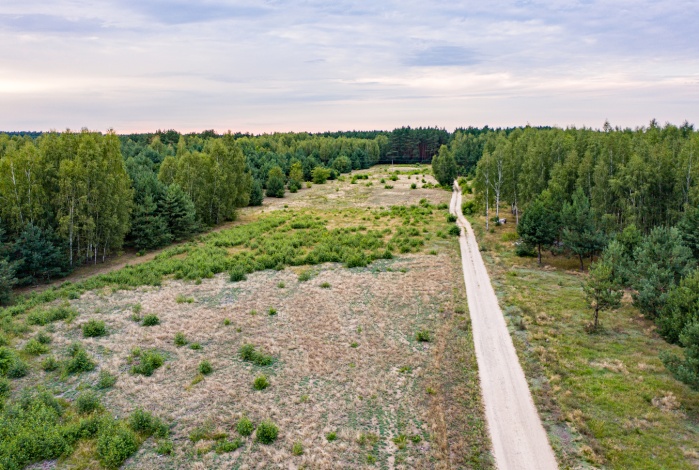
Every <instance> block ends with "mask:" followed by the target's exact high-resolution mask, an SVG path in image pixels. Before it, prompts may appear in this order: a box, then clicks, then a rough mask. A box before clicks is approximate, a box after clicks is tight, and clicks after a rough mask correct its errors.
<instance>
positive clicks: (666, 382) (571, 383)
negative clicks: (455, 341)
mask: <svg viewBox="0 0 699 470" xmlns="http://www.w3.org/2000/svg"><path fill="white" fill-rule="evenodd" d="M505 216H509V214H506V215H505ZM501 217H502V216H501ZM470 219H471V223H472V225H473V226H474V230H475V231H476V236H477V238H478V239H479V243H480V244H481V248H482V250H483V256H484V259H485V262H486V265H487V267H488V270H489V272H490V275H491V279H492V281H493V284H494V288H495V290H496V292H497V294H498V296H499V298H500V304H501V307H502V308H503V311H504V313H505V315H506V317H507V321H508V325H509V327H510V331H511V333H512V337H513V339H514V342H515V347H516V348H517V351H518V354H519V356H520V361H521V362H522V365H523V367H524V369H525V373H526V375H527V379H528V381H529V384H530V388H531V390H532V394H533V395H534V400H535V402H536V404H537V406H538V408H539V410H540V413H541V414H542V418H543V419H544V422H545V423H544V424H545V427H546V428H547V430H548V433H549V438H550V440H551V442H552V444H553V446H554V449H555V451H556V453H557V456H558V459H559V462H561V464H562V466H564V467H565V468H579V467H595V468H613V469H650V468H653V469H656V468H657V469H690V468H697V466H699V393H697V392H694V391H691V390H690V389H689V388H688V387H687V386H685V385H683V384H682V383H680V382H678V381H676V380H674V379H673V378H672V377H671V376H670V374H669V373H668V372H667V371H666V370H665V368H664V366H663V364H662V363H661V362H660V360H659V359H658V354H659V352H660V351H663V350H671V349H676V348H675V347H674V346H671V345H669V344H668V343H666V342H665V341H663V339H662V338H660V337H659V336H658V335H657V334H656V333H655V332H654V330H655V328H654V326H653V324H652V323H651V322H649V321H648V320H646V319H645V318H643V317H642V316H641V315H640V313H639V312H638V310H636V309H635V308H634V307H633V306H632V305H631V299H630V295H626V296H625V298H624V303H623V307H622V308H621V309H619V310H618V311H614V312H605V313H604V314H603V315H602V316H601V322H602V327H603V328H602V330H601V331H600V332H599V333H597V334H588V333H587V332H586V330H585V326H586V324H588V323H589V322H590V321H591V320H592V312H591V310H590V309H589V308H588V307H587V305H586V304H585V301H584V297H583V293H582V288H581V285H582V282H583V281H584V279H585V277H584V276H585V274H582V273H580V272H579V262H578V261H577V259H576V258H570V259H567V258H565V257H564V256H556V257H554V256H552V255H551V254H550V253H545V255H544V258H543V267H539V266H537V262H536V258H520V257H517V256H515V254H514V243H513V240H515V239H516V235H515V225H514V224H512V223H511V222H512V221H513V220H512V219H513V218H512V217H510V220H509V222H510V223H508V224H505V225H503V226H494V224H491V229H492V230H491V231H489V232H486V231H485V218H484V217H470Z"/></svg>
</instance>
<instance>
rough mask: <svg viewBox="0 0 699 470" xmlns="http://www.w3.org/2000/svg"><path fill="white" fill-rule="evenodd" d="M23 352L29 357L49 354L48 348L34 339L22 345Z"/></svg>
mask: <svg viewBox="0 0 699 470" xmlns="http://www.w3.org/2000/svg"><path fill="white" fill-rule="evenodd" d="M24 352H25V353H27V354H29V355H30V356H40V355H41V354H46V353H47V352H49V347H48V346H46V345H45V344H42V343H40V342H39V340H37V339H36V338H32V339H30V340H29V341H27V343H26V344H25V345H24Z"/></svg>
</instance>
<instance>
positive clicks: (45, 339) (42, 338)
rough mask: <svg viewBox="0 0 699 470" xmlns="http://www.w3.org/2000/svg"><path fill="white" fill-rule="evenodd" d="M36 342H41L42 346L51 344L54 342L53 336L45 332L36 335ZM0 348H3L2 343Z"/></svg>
mask: <svg viewBox="0 0 699 470" xmlns="http://www.w3.org/2000/svg"><path fill="white" fill-rule="evenodd" d="M36 340H37V341H38V342H40V343H41V344H51V342H52V341H53V340H52V339H51V335H49V334H47V333H45V332H43V331H42V332H41V333H39V334H38V335H36ZM0 346H2V341H0Z"/></svg>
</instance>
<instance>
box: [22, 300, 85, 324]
mask: <svg viewBox="0 0 699 470" xmlns="http://www.w3.org/2000/svg"><path fill="white" fill-rule="evenodd" d="M77 315H78V312H77V310H75V309H74V308H71V307H70V306H68V305H62V306H59V307H51V308H48V309H36V310H32V311H31V312H29V315H27V324H29V325H40V326H43V325H48V324H49V323H53V322H56V321H59V320H69V319H72V318H75V317H76V316H77Z"/></svg>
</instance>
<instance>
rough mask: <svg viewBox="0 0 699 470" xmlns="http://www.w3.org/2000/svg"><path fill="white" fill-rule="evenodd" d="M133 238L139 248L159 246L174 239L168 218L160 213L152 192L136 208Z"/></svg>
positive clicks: (149, 248) (148, 248)
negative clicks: (169, 228)
mask: <svg viewBox="0 0 699 470" xmlns="http://www.w3.org/2000/svg"><path fill="white" fill-rule="evenodd" d="M131 238H132V239H133V244H134V246H135V247H136V249H138V250H151V249H153V248H159V247H161V246H163V245H167V244H168V243H170V242H171V241H172V234H171V233H170V231H169V230H168V224H167V220H166V219H165V217H162V216H160V215H159V214H158V205H157V204H156V203H155V201H154V200H153V196H151V195H150V194H147V195H146V197H145V198H144V199H143V203H141V204H139V205H137V206H136V208H135V210H134V214H133V221H132V225H131Z"/></svg>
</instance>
